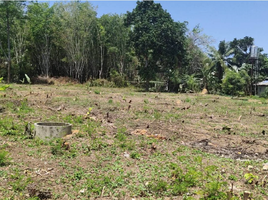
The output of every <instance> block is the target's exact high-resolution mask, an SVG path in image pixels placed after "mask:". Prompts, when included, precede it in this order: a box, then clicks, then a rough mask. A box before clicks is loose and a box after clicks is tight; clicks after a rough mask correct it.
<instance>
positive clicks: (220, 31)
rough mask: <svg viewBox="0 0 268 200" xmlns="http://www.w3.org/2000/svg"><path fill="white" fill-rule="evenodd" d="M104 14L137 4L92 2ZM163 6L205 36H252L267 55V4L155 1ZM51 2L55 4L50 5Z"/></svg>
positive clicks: (127, 9) (220, 37) (220, 38)
mask: <svg viewBox="0 0 268 200" xmlns="http://www.w3.org/2000/svg"><path fill="white" fill-rule="evenodd" d="M90 2H91V3H92V4H93V6H96V7H97V13H98V17H100V16H101V15H103V14H108V13H111V14H113V13H117V14H124V13H126V12H127V11H132V10H133V9H134V8H135V6H136V1H90ZM155 2H156V3H161V5H162V7H163V8H164V9H165V10H167V11H168V12H169V13H170V14H171V16H172V18H173V19H174V20H175V21H180V22H183V21H188V23H189V25H188V28H189V29H192V28H193V27H194V26H196V25H197V24H199V25H200V27H201V28H202V29H203V33H204V34H206V35H208V36H211V37H212V38H213V39H214V41H215V42H214V44H213V45H214V46H217V45H218V43H219V42H220V41H221V40H226V41H232V40H233V39H234V38H237V39H241V38H243V37H245V36H250V37H253V38H254V39H255V45H257V46H259V47H262V48H263V49H264V52H265V53H268V38H267V36H268V10H267V9H268V1H155ZM51 3H52V2H51Z"/></svg>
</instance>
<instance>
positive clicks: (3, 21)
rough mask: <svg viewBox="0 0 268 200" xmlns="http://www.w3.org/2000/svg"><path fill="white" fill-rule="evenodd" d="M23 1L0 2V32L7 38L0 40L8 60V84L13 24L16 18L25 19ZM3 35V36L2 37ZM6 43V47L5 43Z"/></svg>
mask: <svg viewBox="0 0 268 200" xmlns="http://www.w3.org/2000/svg"><path fill="white" fill-rule="evenodd" d="M23 7H24V4H23V3H22V1H2V0H1V1H0V16H4V17H1V18H0V29H1V30H0V31H1V32H2V34H3V35H4V36H5V37H4V38H0V48H1V49H2V51H3V52H4V54H5V57H6V60H7V63H8V64H7V82H8V83H9V82H10V78H11V48H12V47H11V37H12V33H13V31H14V30H13V29H12V28H13V26H12V25H13V22H14V20H15V19H16V18H22V17H23ZM2 34H1V35H2ZM4 41H5V42H6V45H4V43H5V42H4Z"/></svg>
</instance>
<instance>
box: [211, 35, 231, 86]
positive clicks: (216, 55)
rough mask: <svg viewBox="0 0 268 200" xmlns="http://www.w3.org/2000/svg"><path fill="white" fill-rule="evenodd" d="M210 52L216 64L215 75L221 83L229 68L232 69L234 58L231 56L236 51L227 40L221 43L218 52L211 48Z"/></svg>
mask: <svg viewBox="0 0 268 200" xmlns="http://www.w3.org/2000/svg"><path fill="white" fill-rule="evenodd" d="M210 51H211V53H210V54H209V55H210V56H211V59H212V61H213V62H214V64H215V72H216V74H215V75H216V77H217V78H218V82H219V83H221V80H222V78H223V74H224V71H225V70H226V69H227V68H232V64H231V60H232V58H231V57H230V56H231V55H232V54H233V52H234V50H233V49H232V48H231V47H230V43H229V42H225V40H223V41H221V42H220V44H219V49H218V50H216V49H215V48H214V47H211V48H210Z"/></svg>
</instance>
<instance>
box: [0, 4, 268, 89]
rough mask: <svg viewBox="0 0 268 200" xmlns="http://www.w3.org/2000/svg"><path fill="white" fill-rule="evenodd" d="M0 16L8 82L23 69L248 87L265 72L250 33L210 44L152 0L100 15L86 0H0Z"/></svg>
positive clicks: (2, 67) (171, 85)
mask: <svg viewBox="0 0 268 200" xmlns="http://www.w3.org/2000/svg"><path fill="white" fill-rule="evenodd" d="M0 16H1V18H0V77H4V78H5V80H6V81H7V82H19V81H20V80H22V79H23V78H24V77H25V74H27V75H28V76H30V77H34V76H38V75H41V76H47V77H48V76H50V77H51V76H54V77H55V76H68V77H72V78H74V79H77V80H78V81H79V82H81V83H84V82H87V81H88V80H91V81H92V80H96V79H107V80H117V85H118V86H125V85H126V84H125V83H127V82H130V81H131V82H142V83H144V87H145V89H146V90H149V89H150V86H151V85H150V82H151V81H159V82H165V83H167V87H163V88H165V89H166V90H168V91H175V92H177V91H199V90H201V89H203V88H206V89H207V90H208V91H209V92H210V93H226V94H237V93H239V94H251V93H252V86H253V84H254V83H256V82H257V81H259V80H262V79H264V78H265V77H266V76H267V73H268V58H267V54H264V53H263V49H261V48H260V49H259V59H258V70H256V66H257V65H256V63H253V61H252V60H251V59H250V47H251V46H252V45H253V44H254V39H253V38H251V37H248V36H246V37H244V38H242V39H236V38H235V39H234V40H233V41H221V42H220V43H219V47H218V49H215V48H214V47H212V46H211V38H210V37H209V36H207V35H205V34H202V30H201V28H200V27H199V26H198V25H197V26H196V27H195V28H194V29H193V30H189V29H188V28H187V25H188V23H187V22H175V21H174V20H173V19H172V18H171V15H170V14H169V13H168V12H167V11H166V10H164V9H163V8H162V6H161V4H159V3H155V2H154V1H137V5H136V7H135V8H134V9H133V11H131V12H127V13H126V14H123V15H117V14H105V15H103V16H101V17H100V18H97V12H96V9H95V8H94V7H93V6H92V5H91V4H90V3H89V2H80V1H72V2H68V3H62V2H57V3H54V4H53V5H52V6H49V4H48V3H42V2H30V3H26V2H23V1H0ZM122 83H123V84H122ZM234 91H235V92H234Z"/></svg>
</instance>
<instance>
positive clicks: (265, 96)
mask: <svg viewBox="0 0 268 200" xmlns="http://www.w3.org/2000/svg"><path fill="white" fill-rule="evenodd" d="M260 97H262V98H266V99H267V98H268V88H265V90H264V92H263V93H261V94H260Z"/></svg>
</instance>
